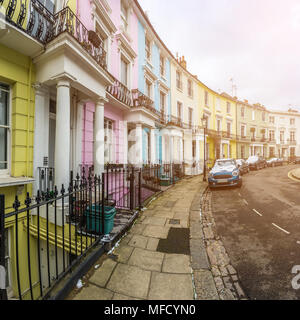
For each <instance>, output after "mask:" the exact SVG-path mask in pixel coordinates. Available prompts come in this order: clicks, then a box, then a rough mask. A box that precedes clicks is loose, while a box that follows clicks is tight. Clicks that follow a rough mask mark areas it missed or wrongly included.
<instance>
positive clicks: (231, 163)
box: [216, 160, 235, 167]
mask: <svg viewBox="0 0 300 320" xmlns="http://www.w3.org/2000/svg"><path fill="white" fill-rule="evenodd" d="M216 166H217V167H228V166H235V161H234V160H218V161H217V162H216Z"/></svg>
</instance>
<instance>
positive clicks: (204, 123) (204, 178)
mask: <svg viewBox="0 0 300 320" xmlns="http://www.w3.org/2000/svg"><path fill="white" fill-rule="evenodd" d="M201 121H202V126H203V128H204V162H203V181H206V129H207V118H206V117H205V116H204V115H203V118H202V119H201Z"/></svg>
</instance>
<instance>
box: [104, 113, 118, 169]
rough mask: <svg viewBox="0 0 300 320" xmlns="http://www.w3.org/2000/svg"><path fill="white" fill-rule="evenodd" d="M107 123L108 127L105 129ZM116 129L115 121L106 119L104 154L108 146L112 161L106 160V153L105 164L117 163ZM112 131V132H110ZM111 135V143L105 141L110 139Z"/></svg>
mask: <svg viewBox="0 0 300 320" xmlns="http://www.w3.org/2000/svg"><path fill="white" fill-rule="evenodd" d="M105 123H107V126H106V128H105ZM110 123H111V129H110V128H109V124H110ZM114 127H115V121H114V120H111V119H108V118H104V152H105V150H106V148H107V145H108V152H109V156H108V158H109V159H110V160H108V161H107V159H105V153H104V162H105V163H106V162H109V163H115V161H116V157H115V143H114V142H115V140H114V138H115V136H114ZM110 130H111V132H109V131H110ZM109 135H111V137H110V139H111V142H109V143H108V142H107V141H105V137H109Z"/></svg>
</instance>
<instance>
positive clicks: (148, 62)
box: [145, 58, 154, 69]
mask: <svg viewBox="0 0 300 320" xmlns="http://www.w3.org/2000/svg"><path fill="white" fill-rule="evenodd" d="M145 62H146V65H148V66H149V67H150V68H151V69H153V68H154V67H153V64H152V63H151V61H150V60H148V59H147V58H146V59H145Z"/></svg>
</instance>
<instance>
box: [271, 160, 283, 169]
mask: <svg viewBox="0 0 300 320" xmlns="http://www.w3.org/2000/svg"><path fill="white" fill-rule="evenodd" d="M267 165H268V167H273V168H274V167H278V166H283V159H280V158H271V159H270V160H267Z"/></svg>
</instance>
